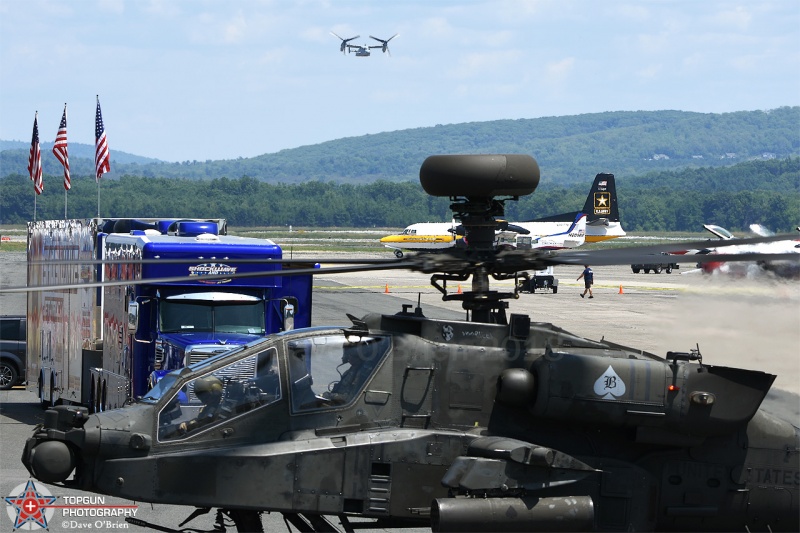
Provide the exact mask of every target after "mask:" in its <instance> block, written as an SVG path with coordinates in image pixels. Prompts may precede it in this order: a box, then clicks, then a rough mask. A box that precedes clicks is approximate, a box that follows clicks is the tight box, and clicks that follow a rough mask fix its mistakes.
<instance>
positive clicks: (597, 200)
mask: <svg viewBox="0 0 800 533" xmlns="http://www.w3.org/2000/svg"><path fill="white" fill-rule="evenodd" d="M580 213H585V214H586V223H587V224H589V225H591V224H592V222H595V221H597V220H601V219H602V220H604V221H609V222H619V204H618V203H617V186H616V183H615V181H614V174H606V173H600V174H598V175H597V176H595V178H594V183H593V184H592V188H591V189H590V190H589V196H587V197H586V203H585V204H583V210H582V211H573V212H571V213H561V214H558V215H551V216H549V217H543V218H537V219H534V220H529V221H528V222H571V221H573V220H575V218H576V216H577V215H579V214H580Z"/></svg>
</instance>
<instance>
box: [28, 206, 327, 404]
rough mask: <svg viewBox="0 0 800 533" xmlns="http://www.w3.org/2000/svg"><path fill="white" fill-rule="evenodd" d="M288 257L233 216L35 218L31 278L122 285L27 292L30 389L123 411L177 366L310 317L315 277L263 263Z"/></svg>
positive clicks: (303, 323) (58, 399)
mask: <svg viewBox="0 0 800 533" xmlns="http://www.w3.org/2000/svg"><path fill="white" fill-rule="evenodd" d="M280 258H282V250H281V248H280V246H278V245H277V244H275V243H274V242H272V241H270V240H268V239H254V238H244V237H233V236H228V235H227V225H226V223H225V220H223V219H208V220H199V219H191V220H174V219H152V218H142V219H102V218H95V219H87V220H53V221H39V222H31V223H29V224H28V285H29V286H32V285H60V284H63V285H66V284H81V283H86V284H89V283H94V282H115V283H114V284H109V285H106V286H103V287H94V286H91V287H86V288H77V289H75V288H70V289H56V290H47V291H42V292H31V293H29V296H28V322H29V327H28V354H29V355H28V369H27V375H28V383H29V388H30V389H32V390H34V391H35V392H36V393H37V394H38V395H39V399H40V401H41V402H42V404H43V405H45V406H49V405H55V404H59V403H72V404H80V405H86V406H88V407H89V408H90V410H93V411H102V410H107V409H113V408H117V407H120V406H122V405H123V404H125V403H126V402H130V401H131V400H133V399H135V398H137V397H140V396H143V395H144V394H145V393H146V392H147V391H148V390H149V389H150V388H151V387H152V386H153V385H154V384H155V383H156V382H157V381H158V380H159V379H160V378H161V376H163V375H164V374H166V373H168V372H170V371H172V370H175V369H178V368H181V367H183V366H185V365H188V364H190V363H194V362H197V361H200V360H202V359H205V358H207V357H210V356H212V355H216V354H219V353H223V352H225V351H228V350H231V349H233V348H236V347H238V346H241V345H242V344H246V343H248V342H251V341H253V340H255V339H257V338H259V337H263V336H265V335H269V334H271V333H276V332H280V331H286V330H290V329H294V328H296V327H307V326H310V325H311V297H312V281H313V278H312V276H310V275H307V274H306V275H288V276H273V275H270V272H272V271H275V270H279V269H281V268H285V267H282V266H281V265H280V264H264V263H259V262H258V260H269V259H280ZM100 260H102V261H100ZM237 261H239V262H237ZM302 266H312V265H302ZM260 272H264V274H263V275H259V274H258V273H260ZM242 273H253V274H256V275H254V276H249V277H237V276H234V274H242ZM228 276H230V277H228Z"/></svg>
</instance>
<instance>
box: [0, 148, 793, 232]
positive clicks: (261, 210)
mask: <svg viewBox="0 0 800 533" xmlns="http://www.w3.org/2000/svg"><path fill="white" fill-rule="evenodd" d="M62 184H63V177H62V176H61V175H50V174H47V175H45V177H44V185H45V191H44V194H42V195H41V196H39V197H38V198H36V217H37V218H38V219H40V220H41V219H59V218H63V217H64V188H63V185H62ZM72 185H73V187H72V190H70V191H69V192H68V193H67V195H68V199H67V215H68V217H69V218H90V217H93V216H96V215H97V195H98V185H97V184H96V183H95V180H94V178H93V177H85V176H84V177H75V178H73V180H72ZM590 185H591V180H590V179H586V180H585V181H584V182H583V183H580V184H574V185H566V186H558V185H554V184H552V183H546V182H545V183H542V184H541V185H540V186H539V188H538V189H537V190H536V191H535V192H534V193H533V194H531V195H529V196H527V197H523V198H520V199H519V201H516V202H514V201H509V202H506V216H507V218H509V219H511V220H516V221H524V220H530V219H533V218H538V217H542V216H548V215H553V214H557V213H564V212H570V211H578V210H580V209H581V208H582V207H583V204H584V202H585V200H586V196H587V194H588V192H589V187H590ZM99 195H100V215H101V216H104V217H175V218H226V219H227V220H228V222H229V223H230V224H232V225H235V226H288V225H292V226H294V227H404V226H406V225H408V224H411V223H414V222H426V221H446V220H449V219H450V217H451V214H450V211H449V201H448V199H447V198H433V197H430V196H428V195H426V194H425V192H424V191H423V190H422V188H421V187H420V185H419V183H417V182H390V181H383V180H380V181H376V182H373V183H368V184H364V185H354V184H347V183H335V182H330V181H317V180H314V181H307V182H304V183H298V184H285V183H278V184H270V183H264V182H262V181H259V180H257V179H255V178H253V177H249V176H243V177H241V178H238V179H229V178H217V179H211V180H203V181H196V180H188V179H174V178H156V177H142V176H129V175H125V176H122V177H121V178H120V179H118V180H107V179H101V180H100V184H99ZM617 195H618V198H619V208H620V218H621V219H622V224H623V227H624V228H625V229H626V230H628V231H698V230H699V228H701V226H702V224H704V223H714V224H719V225H722V226H724V227H726V228H728V229H730V230H732V231H743V230H746V229H747V226H748V225H749V224H752V223H761V224H764V225H765V226H767V227H769V228H770V229H773V230H775V231H780V232H784V231H791V230H792V229H793V228H794V227H796V226H797V225H798V224H800V158H797V157H794V158H787V159H773V160H766V161H751V162H746V163H742V164H739V165H734V166H731V167H721V168H699V169H684V170H681V171H662V172H657V173H650V174H647V175H644V176H639V177H630V176H626V177H621V176H617ZM33 197H34V193H33V186H32V184H31V181H30V179H29V178H28V176H24V175H21V174H11V175H8V176H5V177H3V178H0V223H3V224H21V223H25V222H27V221H29V220H33V215H34V213H33V211H34V198H33Z"/></svg>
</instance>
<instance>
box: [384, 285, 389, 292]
mask: <svg viewBox="0 0 800 533" xmlns="http://www.w3.org/2000/svg"><path fill="white" fill-rule="evenodd" d="M383 292H384V293H386V294H389V284H388V283H387V284H386V289H385V290H384V291H383Z"/></svg>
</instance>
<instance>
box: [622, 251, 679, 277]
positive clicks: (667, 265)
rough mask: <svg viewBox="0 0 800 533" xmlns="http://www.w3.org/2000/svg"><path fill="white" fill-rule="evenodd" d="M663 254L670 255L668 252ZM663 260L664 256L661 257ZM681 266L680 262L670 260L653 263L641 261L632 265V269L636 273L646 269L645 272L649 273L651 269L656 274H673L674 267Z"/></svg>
mask: <svg viewBox="0 0 800 533" xmlns="http://www.w3.org/2000/svg"><path fill="white" fill-rule="evenodd" d="M661 255H667V256H668V255H669V254H667V253H662V254H661ZM661 259H662V260H663V258H661ZM677 268H680V265H679V264H678V263H671V262H669V261H662V262H653V263H640V264H636V265H631V270H632V271H633V273H634V274H638V273H639V272H642V271H644V273H645V274H649V273H650V271H653V273H654V274H661V272H662V271H663V272H666V273H667V274H671V273H672V270H673V269H677Z"/></svg>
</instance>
